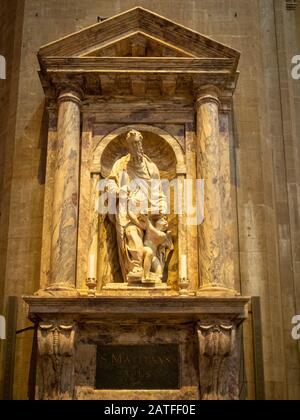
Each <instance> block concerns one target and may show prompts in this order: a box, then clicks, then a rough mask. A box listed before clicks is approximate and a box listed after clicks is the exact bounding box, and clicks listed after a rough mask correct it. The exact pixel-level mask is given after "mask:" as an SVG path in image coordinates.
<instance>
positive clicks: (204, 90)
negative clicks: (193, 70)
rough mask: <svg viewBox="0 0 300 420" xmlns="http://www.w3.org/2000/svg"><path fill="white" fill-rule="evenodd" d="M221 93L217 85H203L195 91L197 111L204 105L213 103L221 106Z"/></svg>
mask: <svg viewBox="0 0 300 420" xmlns="http://www.w3.org/2000/svg"><path fill="white" fill-rule="evenodd" d="M220 96H221V91H220V89H219V88H218V87H217V86H215V85H203V86H199V87H197V88H196V89H195V98H196V102H195V106H196V109H197V108H198V107H199V106H200V105H201V104H203V103H208V102H213V103H216V104H217V105H218V107H220V106H221V102H220V99H219V98H220Z"/></svg>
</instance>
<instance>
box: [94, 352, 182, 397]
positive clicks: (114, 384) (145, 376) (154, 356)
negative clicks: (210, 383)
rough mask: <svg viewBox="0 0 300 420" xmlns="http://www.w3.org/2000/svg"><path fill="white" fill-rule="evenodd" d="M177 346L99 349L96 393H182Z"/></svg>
mask: <svg viewBox="0 0 300 420" xmlns="http://www.w3.org/2000/svg"><path fill="white" fill-rule="evenodd" d="M179 363H180V351H179V345H177V344H158V345H129V346H124V345H103V346H102V345H99V346H98V347H97V368H96V389H99V390H100V389H115V390H117V389H119V390H120V389H136V390H137V389H143V390H151V389H152V390H153V389H166V390H167V389H179V388H180V368H179Z"/></svg>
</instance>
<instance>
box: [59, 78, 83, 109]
mask: <svg viewBox="0 0 300 420" xmlns="http://www.w3.org/2000/svg"><path fill="white" fill-rule="evenodd" d="M54 82H55V85H56V90H57V94H58V102H65V101H72V102H76V103H78V104H79V103H81V101H82V99H83V97H84V80H83V78H82V77H81V76H78V77H72V78H71V77H70V78H69V77H59V78H57V80H54Z"/></svg>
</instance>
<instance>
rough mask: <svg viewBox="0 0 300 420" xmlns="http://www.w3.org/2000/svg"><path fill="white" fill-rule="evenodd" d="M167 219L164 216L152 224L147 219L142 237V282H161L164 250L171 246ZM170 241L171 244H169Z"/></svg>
mask: <svg viewBox="0 0 300 420" xmlns="http://www.w3.org/2000/svg"><path fill="white" fill-rule="evenodd" d="M167 229H168V221H167V218H166V217H165V216H164V217H162V218H160V219H158V220H157V221H156V223H155V226H153V224H152V222H151V221H150V219H147V229H146V233H145V237H144V265H143V268H144V279H143V283H161V282H162V274H163V269H164V261H163V260H164V258H163V257H164V250H165V248H168V247H169V248H171V247H172V240H171V238H170V232H167ZM170 242H171V246H170Z"/></svg>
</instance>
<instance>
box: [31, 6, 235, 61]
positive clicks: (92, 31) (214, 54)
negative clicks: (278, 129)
mask: <svg viewBox="0 0 300 420" xmlns="http://www.w3.org/2000/svg"><path fill="white" fill-rule="evenodd" d="M39 56H40V57H41V58H43V57H78V58H79V57H183V58H184V57H186V58H231V59H238V57H239V53H238V52H237V51H235V50H233V49H231V48H229V47H227V46H225V45H223V44H221V43H219V42H216V41H214V40H212V39H210V38H208V37H206V36H204V35H202V34H200V33H198V32H195V31H193V30H191V29H189V28H186V27H184V26H182V25H180V24H178V23H175V22H173V21H171V20H169V19H166V18H164V17H162V16H159V15H157V14H156V13H153V12H151V11H149V10H146V9H143V8H141V7H136V8H134V9H131V10H129V11H127V12H124V13H121V14H119V15H116V16H114V17H112V18H109V19H107V20H105V21H103V22H100V23H98V24H96V25H93V26H90V27H88V28H85V29H83V30H81V31H79V32H76V33H74V34H71V35H69V36H66V37H65V38H62V39H60V40H58V41H55V42H52V43H51V44H48V45H46V46H44V47H42V48H41V49H40V51H39Z"/></svg>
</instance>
